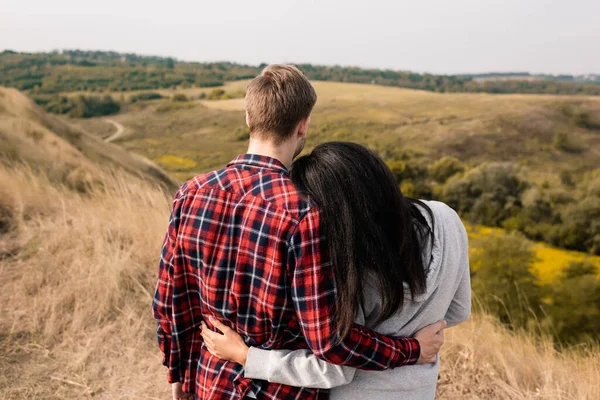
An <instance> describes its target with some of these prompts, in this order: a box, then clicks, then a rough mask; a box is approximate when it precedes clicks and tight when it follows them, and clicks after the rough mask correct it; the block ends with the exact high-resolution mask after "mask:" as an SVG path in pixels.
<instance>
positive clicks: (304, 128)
mask: <svg viewBox="0 0 600 400" xmlns="http://www.w3.org/2000/svg"><path fill="white" fill-rule="evenodd" d="M309 123H310V115H309V116H308V117H306V118H302V119H301V120H300V123H299V124H298V138H305V137H306V135H307V134H308V124H309Z"/></svg>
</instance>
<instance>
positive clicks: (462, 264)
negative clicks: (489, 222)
mask: <svg viewBox="0 0 600 400" xmlns="http://www.w3.org/2000/svg"><path fill="white" fill-rule="evenodd" d="M452 214H453V218H452V219H451V221H453V223H454V228H455V231H456V243H458V248H457V250H458V259H457V260H458V261H457V264H458V265H457V268H458V270H459V282H458V287H457V289H456V292H455V293H454V297H453V299H452V302H451V303H450V306H449V307H448V311H447V312H446V315H445V317H444V319H445V320H446V322H447V323H448V327H449V328H450V327H452V326H456V325H458V324H460V323H461V322H464V321H466V320H468V319H469V317H470V316H471V272H470V270H469V238H468V236H467V230H466V229H465V226H464V225H463V223H462V221H461V220H460V217H459V216H458V215H457V214H456V212H455V211H454V210H452Z"/></svg>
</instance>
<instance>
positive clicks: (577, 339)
mask: <svg viewBox="0 0 600 400" xmlns="http://www.w3.org/2000/svg"><path fill="white" fill-rule="evenodd" d="M597 272H598V271H597V268H596V266H594V265H593V264H590V263H587V262H572V263H570V264H569V265H568V266H567V267H566V268H565V269H564V270H563V272H562V274H561V279H560V283H559V284H557V285H555V286H553V287H552V289H551V291H550V293H551V297H552V304H551V305H550V306H549V307H548V315H549V318H550V320H551V325H552V330H553V332H554V333H555V336H556V338H557V339H558V340H559V341H561V342H564V343H581V342H583V341H585V340H588V339H596V340H597V338H598V337H599V335H600V334H599V332H600V280H598V279H597V278H596V274H597Z"/></svg>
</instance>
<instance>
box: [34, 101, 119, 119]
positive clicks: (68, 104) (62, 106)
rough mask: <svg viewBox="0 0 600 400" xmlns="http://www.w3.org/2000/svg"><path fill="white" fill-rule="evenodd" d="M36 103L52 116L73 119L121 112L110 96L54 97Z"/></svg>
mask: <svg viewBox="0 0 600 400" xmlns="http://www.w3.org/2000/svg"><path fill="white" fill-rule="evenodd" d="M35 100H36V102H37V103H38V104H40V106H41V107H42V108H44V109H45V110H46V111H48V112H51V113H54V114H69V116H71V117H75V118H91V117H100V116H103V115H111V114H116V113H118V112H119V111H120V110H121V105H120V104H119V103H118V102H116V101H114V100H113V98H112V97H111V96H108V95H107V96H104V97H99V96H83V95H82V96H77V97H65V96H54V97H52V98H51V99H48V98H47V97H37V98H36V99H35Z"/></svg>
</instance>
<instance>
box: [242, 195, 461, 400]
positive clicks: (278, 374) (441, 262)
mask: <svg viewBox="0 0 600 400" xmlns="http://www.w3.org/2000/svg"><path fill="white" fill-rule="evenodd" d="M425 204H427V205H428V206H429V208H431V211H432V212H433V215H434V224H433V225H434V243H433V248H432V246H431V243H426V246H425V253H424V255H423V256H424V257H423V260H426V261H428V264H427V265H425V268H426V273H427V275H426V276H427V290H426V292H425V293H424V294H422V295H419V296H417V297H416V298H414V299H411V297H410V292H409V291H408V290H407V288H406V289H405V293H407V294H406V298H405V302H404V305H403V307H402V309H401V310H399V311H398V312H397V313H396V314H394V315H393V316H391V317H390V318H389V319H387V320H385V321H384V322H382V323H380V324H378V325H376V324H375V323H374V320H375V318H376V316H377V315H376V311H377V309H378V308H379V305H380V304H381V300H380V296H379V295H378V293H377V290H376V288H375V286H374V285H373V284H372V282H369V281H368V282H367V285H366V287H365V304H364V310H362V309H361V310H360V311H359V315H357V318H356V322H358V323H359V324H364V325H365V326H366V327H368V328H371V329H373V330H375V331H377V332H379V333H383V334H385V335H389V336H399V337H410V336H413V335H414V334H415V332H417V331H418V330H419V329H421V328H423V327H425V326H427V325H430V324H432V323H434V322H437V321H439V320H441V319H445V320H446V321H447V322H448V326H449V327H451V326H454V325H457V324H459V323H460V322H463V321H465V320H467V319H468V318H469V315H470V314H471V285H470V274H469V256H468V239H467V232H466V230H465V227H464V226H463V224H462V222H461V220H460V218H459V217H458V215H457V214H456V212H454V210H452V209H451V208H450V207H448V206H447V205H445V204H444V203H440V202H437V201H426V202H425ZM423 215H425V217H426V218H427V220H428V223H429V225H430V226H431V225H432V223H431V219H430V217H429V214H428V213H427V212H423ZM428 242H429V239H428ZM429 260H431V261H430V262H429ZM399 262H401V260H399ZM439 364H440V362H439V357H438V361H437V362H436V363H435V364H425V365H411V366H405V367H401V368H396V369H393V370H387V371H362V370H357V369H354V368H350V367H342V366H338V365H333V364H329V363H327V362H326V361H323V360H320V359H319V358H317V357H316V356H315V355H314V354H313V353H312V352H311V351H310V350H261V349H257V348H250V351H249V352H248V358H247V362H246V366H245V377H246V378H252V379H263V380H268V381H270V382H276V383H282V384H286V385H290V386H300V387H312V388H324V389H327V388H332V390H331V399H332V400H341V399H345V400H352V399H357V400H367V399H381V400H386V399H390V400H391V399H402V400H413V399H414V400H425V399H433V398H434V397H435V391H436V383H437V379H438V372H439V366H440V365H439Z"/></svg>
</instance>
